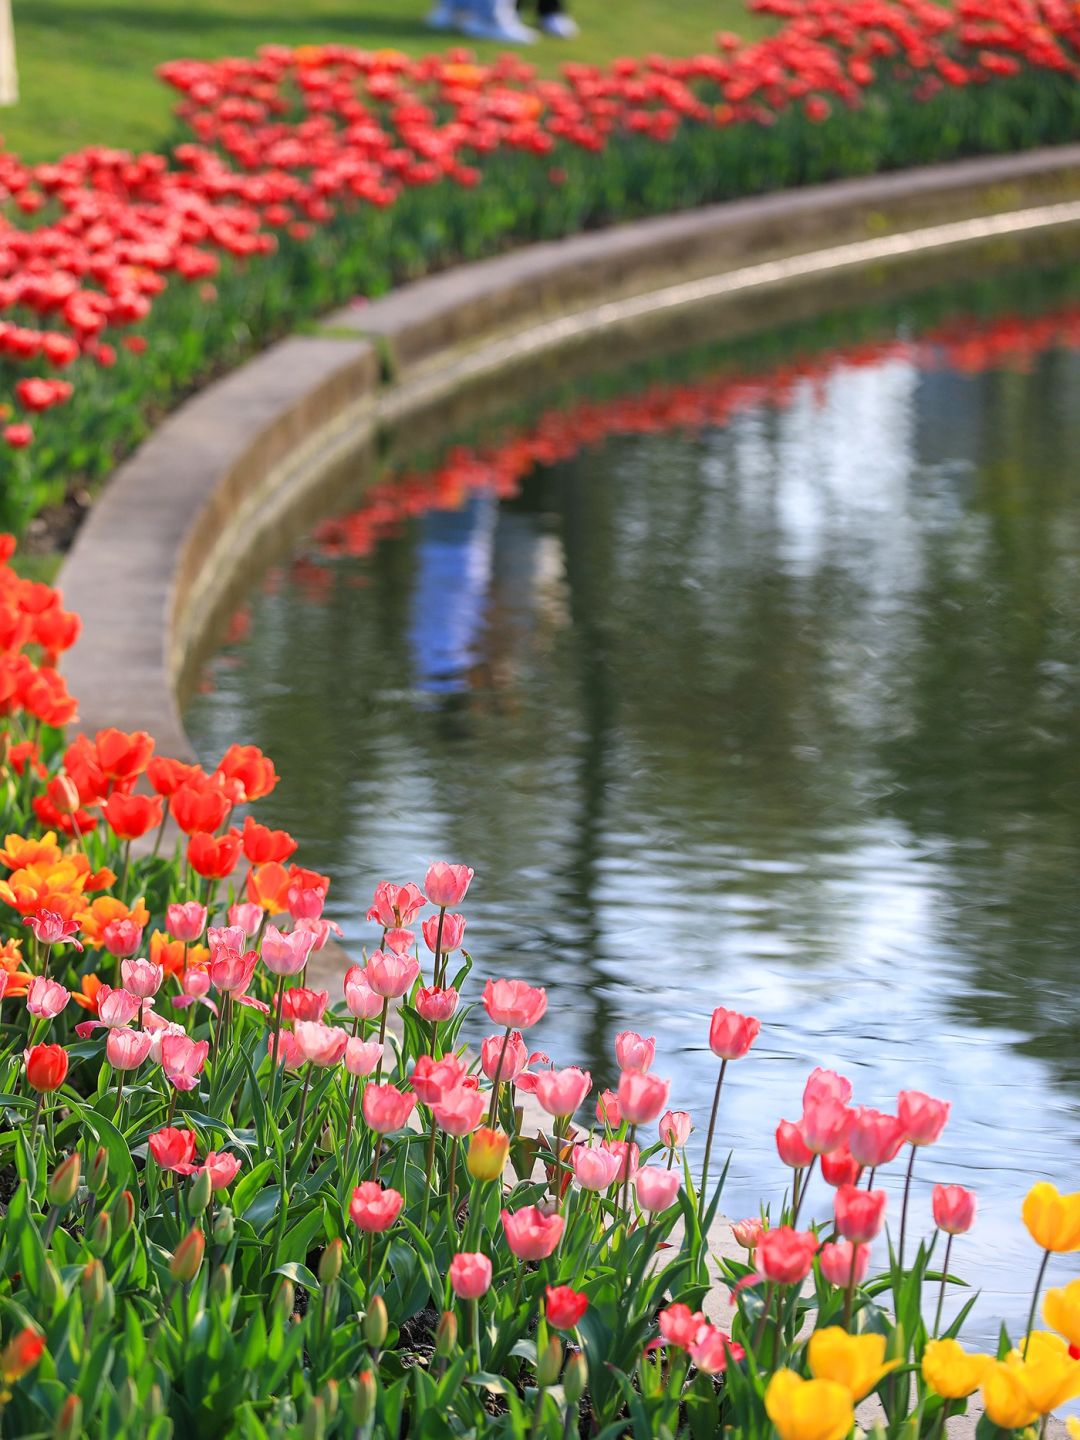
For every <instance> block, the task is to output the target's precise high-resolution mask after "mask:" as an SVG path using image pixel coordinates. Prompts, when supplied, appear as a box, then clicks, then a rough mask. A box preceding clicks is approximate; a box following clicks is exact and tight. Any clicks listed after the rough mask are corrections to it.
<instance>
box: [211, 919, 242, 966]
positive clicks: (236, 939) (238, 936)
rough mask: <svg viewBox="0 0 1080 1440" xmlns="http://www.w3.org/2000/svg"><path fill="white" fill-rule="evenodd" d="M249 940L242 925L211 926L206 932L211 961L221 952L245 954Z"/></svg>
mask: <svg viewBox="0 0 1080 1440" xmlns="http://www.w3.org/2000/svg"><path fill="white" fill-rule="evenodd" d="M247 938H248V937H247V932H246V931H245V930H244V929H243V927H242V926H240V925H211V926H210V929H209V930H208V931H207V932H206V943H207V945H209V947H210V956H211V959H212V958H213V957H214V956H215V955H216V954H217V952H218V951H219V950H239V951H240V952H241V953H243V951H244V949H245V946H246V943H247Z"/></svg>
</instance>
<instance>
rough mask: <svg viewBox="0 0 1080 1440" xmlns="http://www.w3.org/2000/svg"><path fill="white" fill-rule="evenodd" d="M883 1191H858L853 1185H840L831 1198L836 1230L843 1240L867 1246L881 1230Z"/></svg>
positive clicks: (884, 1199)
mask: <svg viewBox="0 0 1080 1440" xmlns="http://www.w3.org/2000/svg"><path fill="white" fill-rule="evenodd" d="M886 1198H887V1197H886V1195H885V1191H884V1190H859V1189H856V1187H855V1186H854V1185H841V1187H840V1189H839V1190H837V1192H836V1194H835V1196H834V1197H833V1207H834V1211H835V1214H836V1228H837V1230H839V1231H840V1234H841V1235H842V1236H843V1237H844V1239H845V1240H850V1241H851V1242H852V1243H853V1244H855V1245H867V1244H869V1242H870V1241H871V1240H873V1239H874V1238H875V1236H876V1235H877V1234H878V1233H879V1231H880V1230H881V1226H882V1224H883V1223H884V1220H885V1201H886Z"/></svg>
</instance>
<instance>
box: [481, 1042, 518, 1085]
mask: <svg viewBox="0 0 1080 1440" xmlns="http://www.w3.org/2000/svg"><path fill="white" fill-rule="evenodd" d="M504 1039H506V1037H505V1036H502V1035H489V1036H488V1037H487V1039H486V1040H483V1041H481V1043H480V1068H481V1069H482V1070H483V1072H484V1074H485V1075H486V1076H487V1078H488V1079H489V1080H494V1079H495V1072H496V1070H498V1068H499V1057H500V1055H502V1071H501V1079H503V1080H516V1079H517V1077H518V1076H519V1075H520V1074H521V1072H522V1071H523V1070H524V1069H525V1066H526V1065H527V1064H528V1063H529V1051H528V1048H527V1046H526V1044H525V1041H524V1040H523V1039H522V1038H521V1032H520V1031H519V1030H512V1031H511V1032H510V1037H509V1039H506V1054H505V1055H503V1041H504Z"/></svg>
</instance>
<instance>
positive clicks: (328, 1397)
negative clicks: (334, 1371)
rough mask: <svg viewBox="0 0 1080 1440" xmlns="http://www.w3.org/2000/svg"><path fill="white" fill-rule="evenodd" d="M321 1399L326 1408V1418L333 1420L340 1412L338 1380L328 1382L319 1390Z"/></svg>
mask: <svg viewBox="0 0 1080 1440" xmlns="http://www.w3.org/2000/svg"><path fill="white" fill-rule="evenodd" d="M319 1397H320V1399H321V1400H322V1402H323V1404H324V1405H325V1406H326V1418H327V1419H328V1420H333V1418H334V1416H335V1415H336V1414H337V1412H338V1401H339V1396H338V1383H337V1381H336V1380H326V1381H324V1382H323V1385H322V1388H321V1389H320V1390H319Z"/></svg>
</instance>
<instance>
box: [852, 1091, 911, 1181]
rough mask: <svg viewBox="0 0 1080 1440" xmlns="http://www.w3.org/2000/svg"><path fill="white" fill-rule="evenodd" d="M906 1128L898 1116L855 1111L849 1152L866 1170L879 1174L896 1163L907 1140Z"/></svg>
mask: <svg viewBox="0 0 1080 1440" xmlns="http://www.w3.org/2000/svg"><path fill="white" fill-rule="evenodd" d="M906 1138H907V1137H906V1134H905V1131H904V1125H903V1122H902V1121H901V1119H900V1117H899V1116H898V1115H885V1114H883V1113H882V1111H880V1110H871V1109H869V1108H868V1107H867V1106H866V1105H859V1106H858V1107H857V1108H856V1109H854V1110H852V1111H851V1129H850V1130H849V1131H848V1149H849V1150H850V1151H851V1153H852V1155H853V1156H854V1158H855V1159H856V1160H857V1161H858V1163H859V1164H860V1165H862V1166H865V1167H866V1168H867V1169H869V1170H876V1169H877V1168H878V1167H879V1166H880V1165H888V1164H889V1162H890V1161H891V1160H895V1159H896V1157H897V1154H898V1153H899V1150H900V1146H901V1145H902V1144H903V1143H904V1140H905V1139H906Z"/></svg>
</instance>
